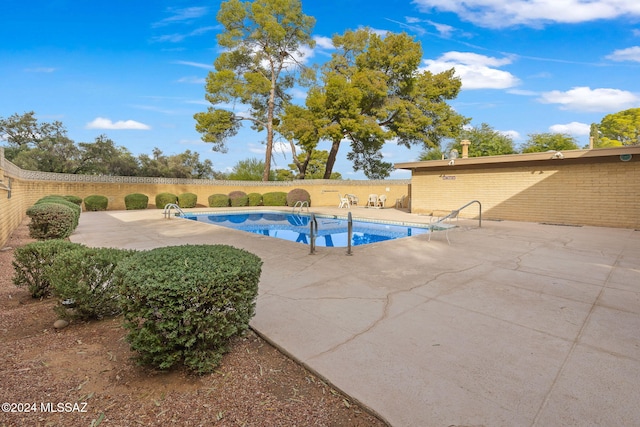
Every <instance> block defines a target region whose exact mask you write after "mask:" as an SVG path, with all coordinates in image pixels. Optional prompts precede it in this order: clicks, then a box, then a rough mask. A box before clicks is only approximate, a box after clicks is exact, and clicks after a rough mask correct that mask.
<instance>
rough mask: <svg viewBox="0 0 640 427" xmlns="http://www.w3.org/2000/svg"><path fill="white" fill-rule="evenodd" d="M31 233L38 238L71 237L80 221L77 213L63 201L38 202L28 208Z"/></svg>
mask: <svg viewBox="0 0 640 427" xmlns="http://www.w3.org/2000/svg"><path fill="white" fill-rule="evenodd" d="M27 215H28V216H29V217H30V218H31V222H29V235H30V236H31V237H32V238H34V239H38V240H49V239H64V238H66V237H69V236H70V235H71V233H73V230H75V228H76V225H77V223H78V220H77V216H76V213H75V212H74V210H73V209H72V208H70V207H69V206H65V205H63V204H61V203H55V202H54V203H45V202H43V203H38V204H36V205H33V206H31V207H30V208H29V209H27Z"/></svg>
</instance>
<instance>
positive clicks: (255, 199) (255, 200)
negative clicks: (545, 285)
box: [247, 193, 262, 206]
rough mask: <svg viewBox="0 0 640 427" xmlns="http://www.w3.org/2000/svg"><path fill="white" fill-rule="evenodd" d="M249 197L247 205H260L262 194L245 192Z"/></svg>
mask: <svg viewBox="0 0 640 427" xmlns="http://www.w3.org/2000/svg"><path fill="white" fill-rule="evenodd" d="M247 197H248V198H249V206H260V205H262V194H260V193H249V194H247Z"/></svg>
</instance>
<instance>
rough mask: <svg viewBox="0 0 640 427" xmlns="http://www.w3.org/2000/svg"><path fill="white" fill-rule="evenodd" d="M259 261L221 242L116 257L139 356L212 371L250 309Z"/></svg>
mask: <svg viewBox="0 0 640 427" xmlns="http://www.w3.org/2000/svg"><path fill="white" fill-rule="evenodd" d="M261 268H262V261H261V260H260V258H258V257H257V256H256V255H254V254H252V253H249V252H247V251H245V250H242V249H237V248H233V247H231V246H226V245H185V246H172V247H163V248H157V249H152V250H150V251H145V252H138V253H136V254H134V255H132V256H130V257H128V258H127V259H125V260H123V261H122V262H121V263H119V264H118V267H117V268H116V270H115V275H116V278H117V282H118V289H119V292H120V301H121V304H122V311H123V313H124V327H125V328H126V329H127V330H128V334H127V341H128V342H129V343H130V344H131V348H132V349H133V350H135V351H136V352H137V353H138V362H139V363H141V364H145V365H150V366H153V367H155V368H159V369H169V368H171V367H172V366H174V365H176V364H178V363H182V364H183V365H184V366H186V367H187V368H189V369H191V370H193V371H195V372H198V373H206V372H211V371H213V370H214V369H215V367H216V366H217V365H218V364H219V363H220V360H221V359H222V355H223V354H224V353H225V352H226V346H227V344H228V341H229V339H230V338H231V337H233V336H235V335H238V334H240V333H241V332H243V331H244V330H246V329H247V328H248V326H249V321H250V319H251V318H252V317H253V315H254V314H255V300H256V297H257V294H258V282H259V280H260V273H261Z"/></svg>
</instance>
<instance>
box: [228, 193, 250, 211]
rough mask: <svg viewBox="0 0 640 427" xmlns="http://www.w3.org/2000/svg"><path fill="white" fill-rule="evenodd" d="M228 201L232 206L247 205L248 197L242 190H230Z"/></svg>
mask: <svg viewBox="0 0 640 427" xmlns="http://www.w3.org/2000/svg"><path fill="white" fill-rule="evenodd" d="M229 203H230V204H231V206H232V207H234V208H237V207H242V206H249V197H248V196H247V193H245V192H244V191H239V190H236V191H232V192H231V193H229Z"/></svg>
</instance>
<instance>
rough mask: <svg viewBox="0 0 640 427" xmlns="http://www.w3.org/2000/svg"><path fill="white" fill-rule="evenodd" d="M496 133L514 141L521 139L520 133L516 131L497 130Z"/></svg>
mask: <svg viewBox="0 0 640 427" xmlns="http://www.w3.org/2000/svg"><path fill="white" fill-rule="evenodd" d="M497 132H498V133H500V134H502V135H504V136H508V137H510V138H511V139H513V140H514V141H515V140H518V139H521V138H522V137H521V136H520V132H518V131H517V130H499V131H497Z"/></svg>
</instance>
